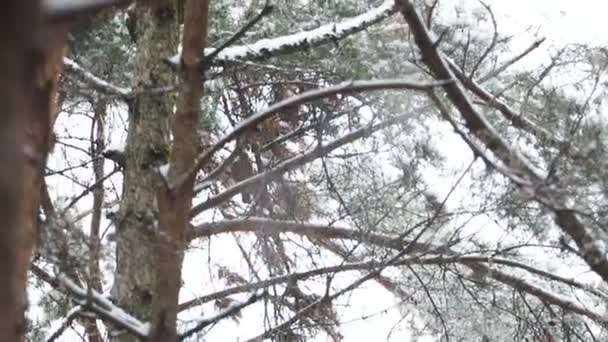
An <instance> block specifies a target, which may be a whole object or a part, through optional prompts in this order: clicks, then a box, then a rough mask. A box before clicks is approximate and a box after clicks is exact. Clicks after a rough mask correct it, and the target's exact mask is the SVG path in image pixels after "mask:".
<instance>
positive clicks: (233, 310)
mask: <svg viewBox="0 0 608 342" xmlns="http://www.w3.org/2000/svg"><path fill="white" fill-rule="evenodd" d="M266 295H267V293H266V292H262V293H259V294H258V293H254V294H253V295H252V296H251V297H249V299H247V300H246V301H244V302H242V303H236V304H233V305H231V306H230V307H229V308H227V309H226V310H223V311H222V312H220V313H218V314H217V315H214V316H212V317H209V318H205V319H202V320H200V321H199V322H198V324H197V325H196V326H194V327H193V328H191V329H188V330H187V331H186V332H184V333H183V334H180V335H179V339H178V340H179V341H183V340H185V339H186V338H188V337H190V336H192V335H194V334H196V333H197V332H199V331H201V330H203V329H205V327H208V326H210V325H211V324H215V323H217V322H219V321H221V320H222V319H224V318H226V317H230V316H233V315H235V314H237V313H238V312H239V311H241V310H242V309H244V308H246V307H248V306H249V305H251V304H253V303H255V302H257V301H259V300H260V299H262V298H264V297H266Z"/></svg>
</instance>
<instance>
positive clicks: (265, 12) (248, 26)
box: [202, 1, 273, 68]
mask: <svg viewBox="0 0 608 342" xmlns="http://www.w3.org/2000/svg"><path fill="white" fill-rule="evenodd" d="M272 9H273V7H272V5H271V4H270V1H266V4H265V5H264V8H262V11H260V13H258V15H256V16H255V17H254V18H253V19H251V20H250V21H249V22H248V23H247V24H245V26H243V27H241V28H240V29H239V30H238V31H236V32H235V33H234V34H233V35H232V36H231V37H230V38H228V40H226V41H225V42H224V43H222V45H220V46H219V47H218V48H217V49H214V50H213V52H211V53H210V54H208V55H206V56H205V57H204V59H203V61H202V63H203V67H204V68H206V67H208V66H209V64H211V63H212V62H213V59H214V58H215V57H217V56H218V55H219V54H220V53H221V52H222V51H224V50H225V49H226V48H228V47H229V46H230V45H232V44H234V42H236V41H237V40H238V39H240V38H241V37H242V36H243V35H244V34H245V33H246V32H247V31H248V30H249V29H251V28H252V27H253V26H254V25H255V24H257V22H258V21H260V20H261V19H262V18H263V17H264V16H266V15H268V14H270V12H272Z"/></svg>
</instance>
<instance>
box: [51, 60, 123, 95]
mask: <svg viewBox="0 0 608 342" xmlns="http://www.w3.org/2000/svg"><path fill="white" fill-rule="evenodd" d="M63 65H64V68H65V70H66V71H67V72H69V73H71V74H73V75H75V76H77V77H79V78H80V79H81V80H82V81H84V82H86V83H87V84H89V85H90V86H92V87H93V89H95V90H97V91H100V92H102V93H105V94H110V95H117V96H120V97H129V96H131V95H132V93H133V91H132V89H131V88H123V87H119V86H116V85H114V84H111V83H110V82H108V81H106V80H104V79H102V78H100V77H97V76H95V75H94V74H93V73H92V72H90V71H88V70H87V69H85V68H83V67H82V66H81V65H80V64H78V63H76V61H74V60H72V59H70V58H67V57H64V58H63Z"/></svg>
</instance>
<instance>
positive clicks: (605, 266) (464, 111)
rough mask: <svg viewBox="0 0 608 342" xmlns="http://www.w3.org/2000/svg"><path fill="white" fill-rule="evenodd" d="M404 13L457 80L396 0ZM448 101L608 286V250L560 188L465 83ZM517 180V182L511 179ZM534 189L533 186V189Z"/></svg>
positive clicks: (434, 58)
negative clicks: (507, 136) (476, 103)
mask: <svg viewBox="0 0 608 342" xmlns="http://www.w3.org/2000/svg"><path fill="white" fill-rule="evenodd" d="M396 3H397V5H398V7H399V10H400V12H401V13H402V15H403V17H404V18H405V20H406V22H407V23H408V25H409V27H410V31H411V32H412V34H413V35H414V40H415V42H416V45H417V46H418V48H419V49H420V52H421V55H422V60H423V62H424V63H425V64H426V65H427V67H428V68H429V69H430V70H431V72H432V73H433V74H434V75H435V77H436V78H437V79H441V80H446V79H447V80H456V77H455V76H454V73H453V72H452V70H451V68H450V66H449V62H448V61H447V59H446V58H445V56H443V54H442V53H441V52H440V51H439V50H438V49H437V45H436V44H435V42H433V41H432V39H431V37H430V34H429V32H428V30H427V28H426V27H425V25H424V23H423V21H422V19H421V18H420V16H419V15H418V13H417V12H416V9H415V7H414V5H413V3H412V2H411V1H408V0H396ZM443 89H444V91H445V92H446V95H447V97H448V99H449V100H450V101H451V102H452V104H453V105H454V106H455V107H456V108H457V109H458V111H459V112H460V115H461V116H462V118H463V119H464V120H465V123H466V127H467V128H468V129H469V130H470V131H471V132H472V133H473V134H474V135H475V136H476V137H477V138H478V139H479V140H480V141H481V142H483V144H484V145H485V146H486V147H487V148H488V149H489V150H490V151H492V153H493V154H494V155H496V157H497V158H498V159H500V160H501V161H502V162H503V163H504V165H505V166H506V167H509V168H510V169H511V170H512V172H513V173H515V174H518V175H521V177H523V178H525V179H527V181H528V183H529V184H525V183H521V184H518V185H520V186H523V187H525V188H526V190H529V191H531V192H532V193H533V198H534V199H535V200H536V201H538V202H539V203H541V204H542V205H544V206H545V207H547V208H548V209H549V210H551V211H553V213H554V215H555V222H556V224H557V225H558V226H559V227H560V228H561V229H562V230H563V231H564V232H566V233H567V234H568V235H569V236H570V237H571V238H572V239H573V240H574V241H575V243H576V245H577V246H578V248H579V250H580V254H581V255H582V256H583V258H584V259H585V262H587V264H588V265H589V266H590V267H591V269H592V270H593V271H594V272H596V273H597V274H598V275H600V276H601V277H602V279H603V280H604V281H606V282H608V258H607V252H608V247H607V245H606V242H604V241H603V240H602V239H600V238H599V237H597V236H595V234H594V233H593V232H592V231H590V230H588V229H587V228H586V227H585V226H584V225H583V223H582V222H581V221H580V220H579V218H578V216H577V213H576V210H573V209H572V208H570V206H569V205H568V203H569V201H568V198H565V197H564V194H563V192H562V191H559V190H558V191H555V188H557V189H559V186H557V187H554V188H553V189H550V188H548V187H546V186H543V185H544V177H542V176H541V174H540V173H539V172H538V171H537V170H536V169H535V168H534V167H533V166H532V165H531V163H530V162H529V160H527V159H526V158H525V157H524V156H523V155H521V153H519V152H518V151H516V150H515V149H514V148H513V147H511V146H510V145H509V144H508V143H507V142H506V140H504V139H503V138H502V137H501V136H500V135H499V134H498V133H497V132H496V130H495V129H494V127H493V126H492V125H491V124H490V123H489V122H488V120H487V119H486V118H485V117H484V116H483V115H482V114H480V113H479V112H478V111H477V110H476V109H475V108H474V107H473V105H472V103H471V101H470V100H469V98H468V97H467V95H466V93H465V90H464V87H463V85H462V83H461V82H451V83H446V84H445V85H444V87H443ZM511 180H513V178H511ZM530 185H532V186H530Z"/></svg>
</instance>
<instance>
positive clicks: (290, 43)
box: [167, 0, 395, 67]
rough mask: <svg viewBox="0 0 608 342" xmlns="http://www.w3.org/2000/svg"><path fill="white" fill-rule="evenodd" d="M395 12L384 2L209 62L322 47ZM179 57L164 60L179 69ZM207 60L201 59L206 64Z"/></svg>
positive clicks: (222, 54)
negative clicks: (338, 19)
mask: <svg viewBox="0 0 608 342" xmlns="http://www.w3.org/2000/svg"><path fill="white" fill-rule="evenodd" d="M394 12H395V3H394V1H393V0H385V1H384V2H383V3H382V4H381V5H380V6H378V7H377V8H374V9H372V10H370V11H368V12H366V13H363V14H361V15H358V16H356V17H353V18H349V19H346V20H344V21H342V22H340V23H329V24H326V25H323V26H320V27H318V28H316V29H314V30H311V31H304V32H299V33H295V34H291V35H287V36H281V37H277V38H272V39H262V40H260V41H257V42H255V43H252V44H246V45H242V46H233V47H228V48H226V49H224V50H223V51H221V52H220V53H219V54H218V55H217V56H216V57H215V58H214V59H213V61H212V63H224V62H236V61H252V60H263V59H268V58H270V57H275V56H279V55H283V54H287V53H292V52H298V51H302V50H306V49H310V48H313V47H317V46H320V45H323V44H327V43H331V42H335V41H337V40H340V39H343V38H346V37H348V36H350V35H352V34H355V33H358V32H361V31H363V30H365V29H367V28H368V27H370V26H372V25H374V24H376V23H378V22H380V21H382V20H384V19H385V18H387V17H388V16H390V15H391V14H393V13H394ZM214 50H215V49H213V48H208V49H205V50H204V55H205V56H209V55H212V54H213V53H214ZM181 58H182V57H181V55H180V54H177V55H175V56H173V57H171V58H168V59H167V62H168V63H170V64H172V65H174V66H175V67H178V66H179V64H180V61H181ZM206 59H207V58H202V60H203V61H205V60H206Z"/></svg>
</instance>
